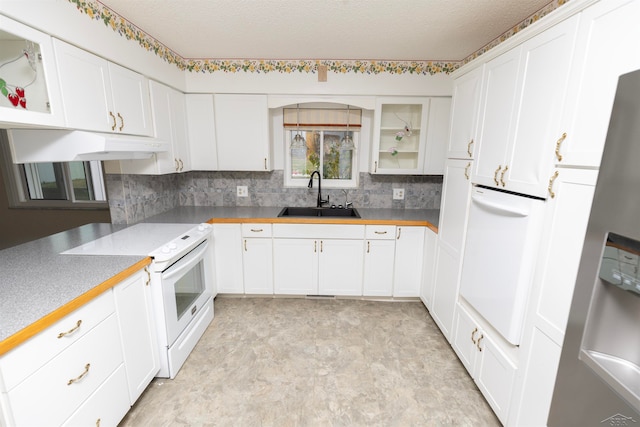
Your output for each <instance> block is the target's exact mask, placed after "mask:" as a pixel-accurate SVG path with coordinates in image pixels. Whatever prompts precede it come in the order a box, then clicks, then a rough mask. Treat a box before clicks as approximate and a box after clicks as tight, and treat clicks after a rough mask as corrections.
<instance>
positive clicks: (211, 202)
mask: <svg viewBox="0 0 640 427" xmlns="http://www.w3.org/2000/svg"><path fill="white" fill-rule="evenodd" d="M283 181H284V177H283V172H282V171H281V170H276V171H272V172H187V173H183V174H170V175H161V176H151V175H117V174H108V175H107V176H106V184H107V193H108V198H109V206H110V209H111V219H112V222H113V223H114V224H133V223H136V222H139V221H142V220H143V219H146V218H149V217H151V216H153V215H156V214H159V213H162V212H165V211H167V210H169V209H172V208H174V207H177V206H282V207H284V206H315V204H316V197H317V194H318V193H317V189H316V188H315V187H314V188H312V189H307V188H284V186H283ZM237 185H246V186H248V187H249V197H237V196H236V186H237ZM393 188H404V190H405V198H404V200H392V191H393ZM441 192H442V176H439V175H436V176H413V175H412V176H390V175H371V174H369V173H364V172H363V173H360V180H359V186H358V188H357V189H351V190H349V192H348V193H349V201H350V202H353V205H354V207H356V208H396V209H434V208H439V207H440V196H441ZM326 195H329V197H330V199H331V203H335V204H336V205H337V204H342V203H344V200H345V196H344V193H342V191H341V190H337V189H326V190H323V196H326Z"/></svg>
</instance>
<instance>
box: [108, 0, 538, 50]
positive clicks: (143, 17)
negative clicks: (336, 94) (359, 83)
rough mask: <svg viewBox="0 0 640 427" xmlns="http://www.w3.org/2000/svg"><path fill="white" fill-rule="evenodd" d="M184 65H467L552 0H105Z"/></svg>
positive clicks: (110, 6)
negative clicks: (190, 61) (201, 61)
mask: <svg viewBox="0 0 640 427" xmlns="http://www.w3.org/2000/svg"><path fill="white" fill-rule="evenodd" d="M100 3H102V4H103V5H105V6H107V7H108V8H110V9H112V10H113V11H114V12H116V13H117V14H118V15H121V16H122V17H124V18H125V19H127V20H128V21H130V22H131V23H133V24H134V25H136V26H137V27H138V28H140V29H141V30H143V31H145V32H146V33H147V34H149V35H150V36H151V37H153V38H155V39H156V40H158V41H159V42H161V43H163V44H164V45H165V46H167V47H168V48H170V49H171V50H173V51H175V52H176V53H177V54H179V55H181V56H182V57H183V58H207V59H348V60H358V59H362V60H405V61H409V60H433V61H460V60H463V59H464V58H466V57H467V56H468V55H471V54H472V53H474V52H475V51H476V50H478V49H480V48H482V47H483V46H485V45H486V44H487V43H489V42H491V41H492V40H493V39H495V38H496V37H498V36H500V35H501V34H502V33H504V32H505V31H508V30H510V29H511V28H512V27H513V26H515V25H517V24H518V23H520V22H521V21H523V20H525V19H526V18H527V17H529V16H530V15H532V14H533V13H535V12H537V11H538V10H540V9H542V8H543V7H545V6H546V5H548V4H549V3H550V0H101V1H100Z"/></svg>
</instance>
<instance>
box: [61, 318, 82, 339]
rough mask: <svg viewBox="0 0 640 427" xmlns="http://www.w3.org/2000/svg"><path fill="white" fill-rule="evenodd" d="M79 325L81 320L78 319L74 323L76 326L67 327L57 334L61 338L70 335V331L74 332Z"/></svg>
mask: <svg viewBox="0 0 640 427" xmlns="http://www.w3.org/2000/svg"><path fill="white" fill-rule="evenodd" d="M80 325H82V320H78V322H77V323H76V326H74V327H73V328H71V329H69V330H68V331H67V332H60V333H59V334H58V338H62V337H66V336H67V335H71V334H72V333H74V332H75V331H77V330H78V329H79V328H80Z"/></svg>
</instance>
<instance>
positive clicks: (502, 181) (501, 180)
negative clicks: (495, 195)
mask: <svg viewBox="0 0 640 427" xmlns="http://www.w3.org/2000/svg"><path fill="white" fill-rule="evenodd" d="M507 169H509V166H505V167H504V169H502V173H501V174H500V183H501V184H502V186H503V187H504V186H505V185H506V184H505V182H504V174H505V173H506V172H507Z"/></svg>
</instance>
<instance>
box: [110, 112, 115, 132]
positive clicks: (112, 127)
mask: <svg viewBox="0 0 640 427" xmlns="http://www.w3.org/2000/svg"><path fill="white" fill-rule="evenodd" d="M109 115H110V116H111V118H112V119H113V125H112V126H111V130H116V116H114V115H113V113H112V112H111V111H109Z"/></svg>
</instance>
